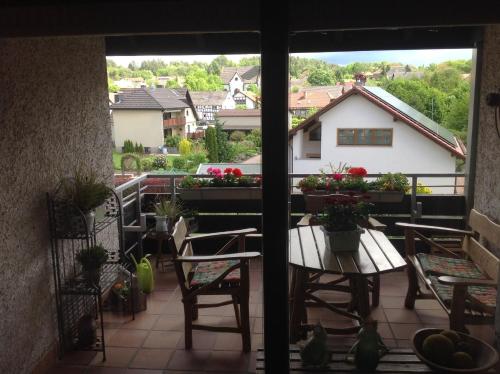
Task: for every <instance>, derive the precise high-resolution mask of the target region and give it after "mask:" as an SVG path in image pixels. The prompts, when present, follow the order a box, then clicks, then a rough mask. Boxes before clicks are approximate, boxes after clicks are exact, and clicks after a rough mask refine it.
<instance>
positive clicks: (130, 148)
mask: <svg viewBox="0 0 500 374" xmlns="http://www.w3.org/2000/svg"><path fill="white" fill-rule="evenodd" d="M134 152H135V146H134V143H133V142H132V140H125V141H124V142H123V153H134Z"/></svg>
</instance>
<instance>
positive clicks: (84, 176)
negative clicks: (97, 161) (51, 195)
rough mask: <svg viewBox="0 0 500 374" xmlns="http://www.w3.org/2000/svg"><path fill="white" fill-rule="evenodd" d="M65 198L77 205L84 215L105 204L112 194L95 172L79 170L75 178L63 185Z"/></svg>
mask: <svg viewBox="0 0 500 374" xmlns="http://www.w3.org/2000/svg"><path fill="white" fill-rule="evenodd" d="M62 188H63V192H64V196H65V198H66V199H67V200H69V201H71V202H72V203H73V204H74V205H76V206H77V207H78V208H79V209H80V210H81V211H82V212H83V213H88V212H90V211H91V210H92V209H95V208H97V207H98V206H100V205H102V204H104V202H105V201H106V199H108V198H109V197H110V196H111V194H112V192H111V188H109V187H108V186H107V185H106V184H105V183H104V182H103V181H101V180H99V179H98V177H97V175H96V174H95V172H93V171H88V172H86V173H85V172H84V171H83V170H82V169H79V170H77V171H76V172H75V174H74V176H73V178H70V179H67V180H65V181H64V182H63V185H62Z"/></svg>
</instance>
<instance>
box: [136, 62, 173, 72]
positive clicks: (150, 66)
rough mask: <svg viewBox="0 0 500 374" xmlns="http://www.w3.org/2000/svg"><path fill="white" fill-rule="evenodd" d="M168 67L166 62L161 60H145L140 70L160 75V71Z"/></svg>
mask: <svg viewBox="0 0 500 374" xmlns="http://www.w3.org/2000/svg"><path fill="white" fill-rule="evenodd" d="M166 66H167V64H166V62H165V61H163V60H161V59H153V60H145V61H143V62H142V63H141V66H140V70H149V71H151V73H153V75H158V74H157V73H158V69H161V68H164V67H166Z"/></svg>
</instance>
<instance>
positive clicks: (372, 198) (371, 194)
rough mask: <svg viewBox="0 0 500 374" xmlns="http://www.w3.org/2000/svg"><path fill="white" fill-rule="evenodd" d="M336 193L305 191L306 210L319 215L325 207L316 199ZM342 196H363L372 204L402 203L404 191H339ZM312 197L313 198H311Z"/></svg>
mask: <svg viewBox="0 0 500 374" xmlns="http://www.w3.org/2000/svg"><path fill="white" fill-rule="evenodd" d="M335 193H336V192H333V191H326V190H312V191H304V202H305V209H306V211H307V212H310V213H317V212H319V211H321V210H322V209H323V207H324V201H323V199H318V198H315V197H314V196H318V195H320V196H321V195H332V194H335ZM337 193H339V194H342V195H353V194H354V195H362V196H366V198H367V200H368V201H369V202H371V203H400V202H401V201H403V197H404V192H403V191H367V192H359V191H338V192H337ZM311 196H312V197H311Z"/></svg>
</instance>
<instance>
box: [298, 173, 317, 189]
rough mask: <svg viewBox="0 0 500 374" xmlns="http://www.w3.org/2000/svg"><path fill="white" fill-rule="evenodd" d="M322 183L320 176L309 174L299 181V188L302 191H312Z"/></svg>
mask: <svg viewBox="0 0 500 374" xmlns="http://www.w3.org/2000/svg"><path fill="white" fill-rule="evenodd" d="M319 185H320V180H319V177H318V176H316V175H309V176H307V177H305V178H302V179H301V180H300V182H299V188H300V189H301V191H302V192H304V191H312V190H315V189H317V188H318V186H319Z"/></svg>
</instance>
